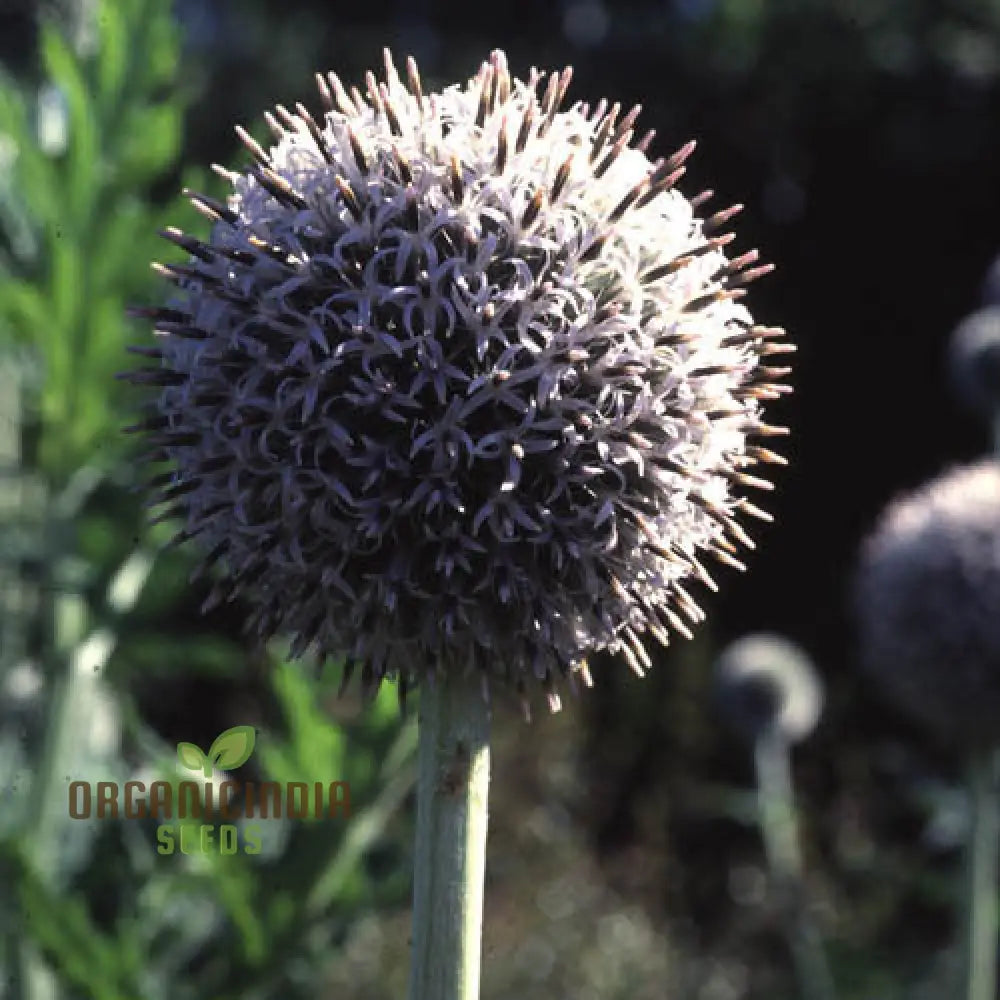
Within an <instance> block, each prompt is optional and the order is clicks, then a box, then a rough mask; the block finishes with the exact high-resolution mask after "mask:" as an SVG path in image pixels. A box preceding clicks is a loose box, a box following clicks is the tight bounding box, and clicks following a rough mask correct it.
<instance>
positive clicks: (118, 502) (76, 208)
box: [0, 0, 415, 1000]
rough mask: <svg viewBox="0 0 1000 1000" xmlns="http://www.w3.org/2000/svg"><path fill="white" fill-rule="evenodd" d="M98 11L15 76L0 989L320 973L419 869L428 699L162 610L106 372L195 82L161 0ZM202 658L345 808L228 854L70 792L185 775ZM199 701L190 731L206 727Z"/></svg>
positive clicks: (173, 566)
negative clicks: (100, 814)
mask: <svg viewBox="0 0 1000 1000" xmlns="http://www.w3.org/2000/svg"><path fill="white" fill-rule="evenodd" d="M92 18H93V25H92V26H93V28H94V29H95V31H96V42H95V43H94V44H93V45H92V46H90V48H89V49H85V50H84V49H78V48H76V47H74V45H73V44H71V42H70V40H69V38H68V36H67V35H66V34H64V31H63V29H62V28H61V27H60V25H58V24H56V23H53V22H46V23H44V24H43V25H42V27H41V31H40V38H39V42H40V65H41V70H42V82H41V85H40V86H39V87H38V88H37V89H31V88H29V87H27V86H26V85H24V84H23V83H21V82H20V81H15V80H13V79H10V78H8V77H6V76H0V167H2V169H0V400H2V410H0V504H2V517H0V528H2V534H0V540H2V541H3V542H4V543H5V544H3V545H2V547H0V599H2V600H0V654H2V655H0V803H2V811H0V876H2V877H0V882H2V884H3V886H4V889H5V891H4V893H3V896H2V897H0V997H3V998H11V1000H15V998H17V1000H20V998H30V1000H38V998H41V997H52V998H75V997H81V998H82V997H90V998H96V1000H136V998H140V997H141V998H144V1000H147V998H148V1000H158V998H163V1000H183V998H191V1000H196V998H198V1000H222V998H229V997H231V998H234V1000H235V998H237V997H239V998H245V997H251V998H260V1000H264V998H268V997H277V996H282V997H295V996H302V997H306V996H312V995H314V991H313V987H312V984H313V983H314V981H315V979H316V976H317V971H316V970H317V969H322V968H323V967H324V966H325V965H326V964H328V963H329V962H330V961H331V956H332V955H335V954H336V949H337V947H338V945H339V942H340V941H341V940H342V939H343V938H344V936H345V934H346V932H347V929H348V928H349V927H350V926H351V924H352V922H353V921H354V920H356V919H357V917H358V915H359V914H361V913H363V912H365V911H367V910H368V909H370V908H372V907H374V906H376V905H379V904H391V905H398V904H399V903H400V902H401V901H403V900H404V899H405V898H406V896H407V893H408V886H409V876H408V872H407V865H406V863H405V859H406V850H405V849H404V847H403V846H401V844H402V843H403V842H401V841H400V839H399V832H398V830H397V831H395V832H393V829H394V827H393V822H392V821H393V818H394V817H395V816H396V814H397V813H398V812H399V810H400V807H401V806H402V805H403V803H404V802H405V800H406V798H407V796H408V795H409V793H410V791H411V788H412V783H413V769H412V766H411V759H412V756H413V750H414V740H415V733H414V724H413V722H412V721H411V722H407V723H405V724H401V723H400V719H399V715H398V709H397V706H396V700H395V696H394V692H393V691H391V690H389V689H385V690H384V691H383V692H382V694H381V695H380V696H379V698H378V699H377V700H376V702H375V703H374V704H373V705H372V706H370V707H369V708H368V709H367V711H365V712H364V713H358V712H357V711H356V710H355V711H353V712H352V711H351V710H350V709H349V706H343V705H340V706H336V705H335V703H334V701H333V699H332V697H331V693H330V684H331V682H332V679H331V678H330V677H329V676H328V675H327V674H325V675H324V676H323V677H316V676H313V675H312V674H310V672H309V671H308V670H303V669H302V668H301V666H297V667H292V666H290V665H288V664H287V663H286V662H285V661H284V659H283V658H282V656H281V655H280V654H278V653H274V652H270V653H264V654H262V655H260V654H254V653H253V652H252V651H251V650H249V649H248V648H246V647H245V644H244V643H243V642H242V640H241V638H240V637H239V635H238V630H231V631H227V630H226V629H225V628H221V629H220V628H215V629H212V628H211V627H210V626H206V627H205V629H204V631H203V632H201V633H198V632H193V631H191V630H190V629H188V630H181V629H178V628H177V627H176V625H175V624H174V619H176V618H177V616H178V615H179V614H180V615H183V613H186V611H185V610H184V609H185V608H186V605H187V603H189V602H190V601H191V599H192V595H193V594H194V595H195V596H197V592H196V588H193V587H192V584H191V583H189V578H190V576H191V572H192V569H193V565H194V564H193V562H192V559H191V556H190V555H189V554H187V553H186V552H183V551H170V552H166V553H163V552H161V551H160V549H161V547H162V543H164V542H165V541H166V540H167V539H168V538H169V537H170V536H171V534H172V530H171V527H170V526H169V525H165V524H161V525H157V526H156V527H155V528H152V529H150V528H147V527H146V526H145V524H144V519H143V516H142V511H141V507H140V504H139V500H138V498H137V497H136V496H135V495H134V490H133V487H134V485H135V482H136V473H135V469H134V467H133V465H134V464H133V463H132V462H130V461H129V457H128V455H127V453H126V452H125V450H124V448H123V445H122V443H121V442H122V441H123V438H122V435H121V434H120V432H119V429H120V427H121V425H122V424H123V423H124V422H125V415H126V412H127V409H126V408H127V405H128V400H127V398H126V397H124V396H123V395H121V394H120V393H119V390H118V383H116V382H115V380H114V378H113V376H114V373H115V372H116V371H118V370H119V369H121V368H123V367H126V366H127V360H128V359H127V357H126V356H125V354H124V349H125V346H126V343H127V341H129V340H131V339H138V338H136V333H137V331H136V330H135V329H133V328H132V324H131V323H130V321H129V320H128V319H126V316H125V306H126V305H127V304H129V303H133V302H141V301H143V300H147V301H148V300H149V298H150V297H151V296H153V295H154V294H155V293H154V291H153V288H152V285H151V281H150V269H149V262H150V261H151V260H153V259H155V258H156V257H157V256H158V255H159V252H160V243H159V241H158V240H157V237H156V233H157V230H158V229H160V228H162V227H163V226H165V225H167V224H168V223H171V222H177V221H178V219H179V217H182V213H186V212H187V211H189V210H187V209H186V208H185V209H182V207H181V204H180V201H179V200H178V199H177V198H176V197H174V196H171V197H170V198H169V199H168V200H166V201H164V200H163V199H161V198H159V197H158V196H157V190H158V189H160V188H162V187H164V186H167V187H169V189H170V190H171V191H174V190H177V189H178V188H179V187H180V186H181V184H185V183H186V184H188V185H191V186H197V185H198V182H199V180H200V179H201V174H194V173H190V172H189V173H187V174H185V177H184V178H183V180H181V179H180V178H179V177H178V164H177V160H178V156H179V153H180V144H181V135H182V122H183V117H184V113H185V109H186V107H187V105H188V104H189V103H190V101H191V100H192V99H193V98H194V97H195V96H196V95H195V94H194V92H193V91H191V90H190V89H185V88H184V87H183V86H180V85H179V80H178V57H179V41H180V39H179V31H178V28H177V26H176V24H175V23H174V21H173V19H172V16H171V11H170V7H169V5H167V4H162V3H160V2H158V0H102V2H101V3H99V4H98V5H97V7H96V9H94V10H93V11H92ZM203 596H204V595H203V594H202V597H203ZM255 656H256V659H255ZM255 671H256V672H255ZM198 678H218V679H221V682H222V683H223V684H224V685H225V687H223V689H222V690H226V688H228V690H230V691H244V692H247V691H249V692H250V696H248V697H247V698H246V699H245V701H244V704H243V709H242V710H243V711H244V712H245V716H244V717H242V718H239V719H235V720H234V721H236V722H239V723H243V724H247V723H253V724H255V725H257V726H258V730H259V739H258V743H257V747H258V751H257V755H256V757H255V758H254V760H253V761H252V762H251V764H249V765H247V767H248V768H250V769H251V772H255V773H254V777H255V778H256V779H257V780H271V781H280V782H290V781H303V782H310V783H311V782H314V781H321V782H330V781H346V782H348V783H349V787H350V807H351V812H350V816H349V817H348V818H339V817H338V818H333V819H326V820H316V821H310V822H303V823H294V824H293V823H291V822H290V821H288V820H276V819H269V820H267V821H262V828H261V829H262V830H263V834H262V850H261V853H260V854H259V855H249V854H243V853H238V854H236V855H233V856H225V855H223V854H221V853H219V852H218V850H216V851H215V852H214V853H210V854H205V855H201V854H192V855H185V854H182V853H175V854H172V855H169V856H161V855H160V854H158V853H157V844H158V841H157V838H156V829H155V823H151V822H149V821H142V820H134V819H124V818H122V819H116V820H105V821H100V820H97V819H93V820H75V819H72V818H70V816H69V813H68V787H69V783H70V781H90V782H92V783H96V782H98V781H113V782H118V783H119V785H122V784H123V783H124V782H125V781H127V780H132V779H137V776H138V780H143V781H145V782H147V784H148V782H149V781H151V780H154V779H155V778H156V777H157V776H159V777H161V778H163V779H165V780H169V781H172V782H173V783H174V784H175V785H176V783H177V782H178V781H179V780H180V779H181V777H184V776H185V775H183V774H181V773H179V772H178V770H177V764H176V758H175V754H174V748H173V746H172V745H171V739H170V738H169V737H167V736H166V735H165V733H164V732H162V731H158V730H157V729H156V727H155V726H154V725H153V724H152V723H151V722H150V719H149V713H148V712H147V711H146V708H148V703H149V701H150V699H151V697H152V699H153V700H154V701H155V695H154V696H151V695H150V694H149V689H148V685H149V684H155V683H156V682H157V681H161V682H163V683H165V684H167V685H173V686H181V687H183V685H184V684H185V683H188V684H190V683H197V682H198ZM192 708H195V711H191V712H187V711H182V713H181V716H182V719H183V718H184V716H187V720H186V723H185V722H182V726H184V725H186V726H187V727H188V728H186V729H184V731H183V732H177V733H174V734H172V738H173V740H174V741H175V742H176V741H177V740H178V739H180V738H181V737H183V738H186V739H190V738H192V737H194V738H197V739H200V738H202V735H201V733H200V731H199V728H198V727H199V725H200V724H201V722H200V719H201V715H200V714H199V712H198V711H197V706H192ZM213 708H214V706H209V710H210V711H209V714H212V709H213ZM167 728H169V726H168V727H167ZM244 770H246V768H244ZM184 822H185V823H188V824H190V823H193V824H194V825H196V826H197V825H198V824H199V821H195V820H189V821H184ZM181 825H184V823H181V824H179V825H178V828H177V830H176V831H175V833H178V834H179V832H180V826H181ZM372 857H374V858H375V860H374V861H372Z"/></svg>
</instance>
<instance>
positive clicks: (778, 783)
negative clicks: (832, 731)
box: [754, 731, 837, 1000]
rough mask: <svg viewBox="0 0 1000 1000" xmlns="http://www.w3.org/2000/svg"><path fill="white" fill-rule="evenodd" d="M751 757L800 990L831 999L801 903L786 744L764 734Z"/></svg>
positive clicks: (814, 998)
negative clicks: (755, 770)
mask: <svg viewBox="0 0 1000 1000" xmlns="http://www.w3.org/2000/svg"><path fill="white" fill-rule="evenodd" d="M754 758H755V763H756V765H757V789H758V796H759V803H760V827H761V834H762V835H763V838H764V850H765V852H766V854H767V860H768V866H769V868H770V870H771V873H772V877H773V878H774V880H775V882H776V886H777V889H778V891H779V893H780V894H781V903H782V917H783V918H784V924H785V935H786V937H787V939H788V947H789V950H790V951H791V953H792V961H793V962H794V963H795V973H796V978H797V979H798V983H799V990H800V991H801V993H802V996H803V998H805V1000H834V998H835V997H836V995H837V994H836V989H835V988H834V984H833V977H832V976H831V974H830V969H829V967H828V965H827V962H826V955H825V954H824V951H823V941H822V938H821V936H820V934H819V931H818V929H817V927H816V925H815V923H814V922H813V920H812V919H811V918H810V916H809V913H808V910H807V908H806V899H805V886H804V879H803V866H802V855H801V853H800V851H799V839H798V830H797V826H796V822H795V804H794V795H793V789H792V776H791V770H790V766H789V749H788V743H787V741H786V740H785V739H784V738H783V737H782V736H781V734H780V733H778V732H775V731H772V732H768V733H764V734H763V735H761V736H759V737H758V738H757V741H756V743H755V745H754Z"/></svg>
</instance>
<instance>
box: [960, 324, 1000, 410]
mask: <svg viewBox="0 0 1000 1000" xmlns="http://www.w3.org/2000/svg"><path fill="white" fill-rule="evenodd" d="M948 362H949V367H950V369H951V381H952V385H953V387H954V391H955V394H956V395H957V397H958V399H959V401H960V402H962V403H963V404H964V405H966V406H968V407H969V408H970V409H972V410H975V411H976V412H978V413H980V414H982V415H983V416H985V417H988V418H989V419H993V418H994V417H995V416H996V415H997V414H998V413H1000V306H988V307H987V308H985V309H979V310H978V311H976V312H974V313H972V315H970V316H967V317H966V318H965V319H964V320H962V322H961V323H959V325H958V326H957V327H956V328H955V331H954V333H952V335H951V341H950V343H949V345H948Z"/></svg>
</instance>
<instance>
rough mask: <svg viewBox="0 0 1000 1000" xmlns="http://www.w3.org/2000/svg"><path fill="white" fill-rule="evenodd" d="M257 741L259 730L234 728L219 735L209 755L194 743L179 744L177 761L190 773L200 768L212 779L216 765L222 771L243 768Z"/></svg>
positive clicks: (248, 727)
mask: <svg viewBox="0 0 1000 1000" xmlns="http://www.w3.org/2000/svg"><path fill="white" fill-rule="evenodd" d="M256 740H257V730H256V729H254V727H253V726H233V728H232V729H227V730H226V731H225V732H224V733H219V735H218V736H217V737H216V738H215V742H214V743H213V744H212V747H211V749H210V750H209V751H208V753H202V752H201V748H200V747H198V746H196V745H195V744H194V743H178V744H177V759H178V760H179V761H180V762H181V763H182V764H183V765H184V766H185V767H186V768H187V769H188V770H189V771H197V770H198V769H199V768H200V769H201V770H202V771H203V772H204V775H205V777H206V778H211V777H212V771H213V770H214V767H215V766H216V765H218V768H219V770H220V771H229V770H231V769H232V768H234V767H242V766H243V765H244V764H245V763H246V762H247V761H248V760H249V759H250V754H252V753H253V746H254V743H255V742H256Z"/></svg>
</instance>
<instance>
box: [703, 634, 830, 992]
mask: <svg viewBox="0 0 1000 1000" xmlns="http://www.w3.org/2000/svg"><path fill="white" fill-rule="evenodd" d="M716 685H717V686H716V692H717V698H718V701H719V705H720V708H721V709H722V710H723V711H724V713H725V715H726V717H727V719H728V721H729V723H730V725H732V727H733V728H734V729H735V730H736V731H737V732H738V733H739V734H740V735H741V736H742V737H743V738H744V739H745V740H746V741H747V742H748V743H749V744H750V745H751V747H752V748H753V755H754V764H755V766H756V771H757V800H758V822H759V824H760V830H761V834H762V836H763V839H764V846H765V850H766V853H767V861H768V866H769V868H770V871H771V876H772V878H773V879H774V882H775V888H776V889H777V891H778V893H779V894H780V897H781V899H780V906H781V911H782V917H783V918H784V926H785V934H786V937H787V939H788V944H789V948H790V950H791V953H792V957H793V960H794V962H795V969H796V973H797V975H798V980H799V989H800V990H801V993H802V996H803V997H805V998H807V1000H833V998H834V997H835V996H836V990H835V988H834V983H833V978H832V976H831V974H830V969H829V966H828V964H827V960H826V955H825V953H824V951H823V944H822V939H821V937H820V934H819V930H818V928H817V927H816V926H815V924H814V922H813V920H812V918H811V915H810V908H809V902H808V899H807V898H806V887H805V866H804V864H803V860H802V853H801V850H800V847H799V835H798V819H797V816H796V811H795V795H794V789H793V786H792V775H791V759H790V758H791V747H792V744H794V743H797V742H799V741H800V740H802V739H804V738H805V737H806V736H808V735H809V734H810V733H811V732H812V731H813V729H814V728H815V727H816V723H817V722H818V721H819V716H820V712H821V711H822V708H823V688H822V684H821V682H820V679H819V675H818V674H817V672H816V670H815V668H814V667H813V665H812V662H811V661H810V659H809V657H808V656H807V655H806V653H805V651H804V650H802V649H800V648H799V647H798V646H797V645H795V644H794V643H792V642H790V641H789V640H787V639H785V638H783V637H782V636H779V635H771V634H768V633H762V634H757V635H748V636H744V637H743V638H742V639H739V640H737V641H736V642H734V643H732V644H730V645H729V646H727V647H726V648H725V649H724V650H723V651H722V653H721V654H720V656H719V658H718V660H717V663H716Z"/></svg>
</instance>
